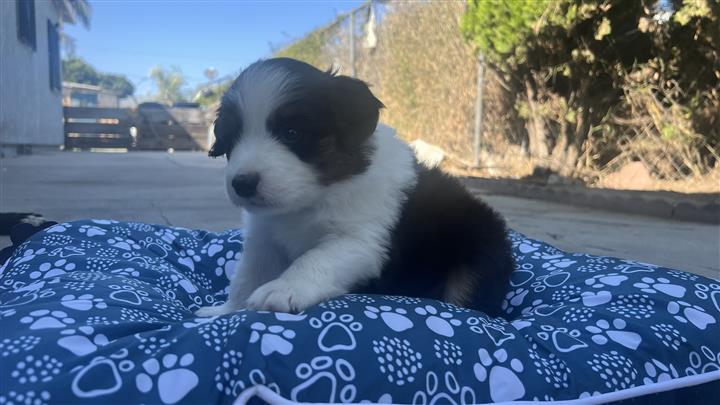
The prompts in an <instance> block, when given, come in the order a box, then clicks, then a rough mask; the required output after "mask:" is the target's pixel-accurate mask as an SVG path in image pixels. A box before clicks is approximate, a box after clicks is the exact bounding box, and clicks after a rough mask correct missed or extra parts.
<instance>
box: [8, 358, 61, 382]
mask: <svg viewBox="0 0 720 405" xmlns="http://www.w3.org/2000/svg"><path fill="white" fill-rule="evenodd" d="M62 366H63V364H62V362H60V361H58V360H57V359H55V358H53V357H50V356H48V355H47V354H45V355H43V356H39V355H38V356H37V357H36V356H33V355H32V354H28V355H27V356H25V357H24V358H23V359H22V360H20V361H18V362H17V364H16V365H15V370H13V371H12V372H11V373H10V376H11V377H13V378H15V379H16V380H17V382H18V383H20V384H28V383H30V384H33V383H38V382H48V381H51V380H52V379H53V377H55V376H56V375H58V374H60V369H61V368H62Z"/></svg>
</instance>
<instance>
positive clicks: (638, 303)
mask: <svg viewBox="0 0 720 405" xmlns="http://www.w3.org/2000/svg"><path fill="white" fill-rule="evenodd" d="M607 310H608V311H610V312H613V313H616V314H618V315H620V316H624V317H625V318H634V319H647V318H650V317H651V316H652V315H653V314H655V301H653V300H651V299H650V298H649V297H648V296H647V295H641V294H629V295H618V296H617V298H616V299H615V300H613V301H612V302H611V303H610V305H608V306H607Z"/></svg>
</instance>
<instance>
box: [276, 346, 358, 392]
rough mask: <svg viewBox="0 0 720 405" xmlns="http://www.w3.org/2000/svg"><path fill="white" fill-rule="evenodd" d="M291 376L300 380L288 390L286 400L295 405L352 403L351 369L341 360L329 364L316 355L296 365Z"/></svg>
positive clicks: (324, 358)
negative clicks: (302, 403) (306, 404)
mask: <svg viewBox="0 0 720 405" xmlns="http://www.w3.org/2000/svg"><path fill="white" fill-rule="evenodd" d="M295 375H296V376H297V377H298V378H299V379H301V380H303V382H301V383H300V384H298V385H297V386H296V387H294V388H293V389H292V390H291V391H290V399H292V400H293V401H297V402H327V403H334V402H353V401H354V400H355V395H356V394H357V388H356V387H355V385H353V384H352V383H351V382H352V381H353V380H354V379H355V369H354V368H353V366H352V364H350V363H349V362H348V361H347V360H344V359H336V360H334V361H333V359H332V358H331V357H328V356H318V357H315V358H313V359H312V360H310V362H309V363H300V364H299V365H298V366H297V367H296V368H295Z"/></svg>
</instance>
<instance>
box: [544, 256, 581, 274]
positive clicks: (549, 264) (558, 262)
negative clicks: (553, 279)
mask: <svg viewBox="0 0 720 405" xmlns="http://www.w3.org/2000/svg"><path fill="white" fill-rule="evenodd" d="M575 263H577V261H575V260H570V259H569V258H567V257H562V258H555V259H550V260H548V261H546V262H545V263H543V264H542V268H543V269H546V270H548V271H554V270H558V269H566V268H568V267H570V266H572V265H573V264H575Z"/></svg>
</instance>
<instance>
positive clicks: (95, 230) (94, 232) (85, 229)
mask: <svg viewBox="0 0 720 405" xmlns="http://www.w3.org/2000/svg"><path fill="white" fill-rule="evenodd" d="M78 231H79V232H80V233H84V234H85V235H87V236H88V237H93V236H104V235H105V234H106V233H107V231H105V230H104V229H102V228H99V227H97V226H93V225H81V226H80V229H78Z"/></svg>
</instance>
